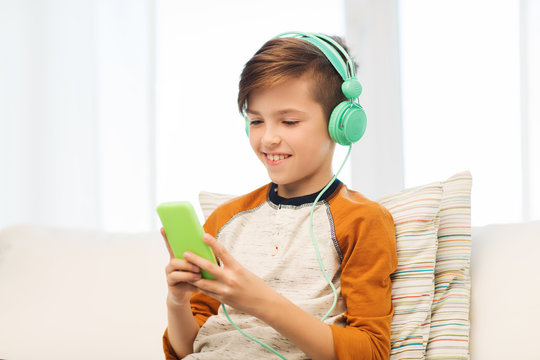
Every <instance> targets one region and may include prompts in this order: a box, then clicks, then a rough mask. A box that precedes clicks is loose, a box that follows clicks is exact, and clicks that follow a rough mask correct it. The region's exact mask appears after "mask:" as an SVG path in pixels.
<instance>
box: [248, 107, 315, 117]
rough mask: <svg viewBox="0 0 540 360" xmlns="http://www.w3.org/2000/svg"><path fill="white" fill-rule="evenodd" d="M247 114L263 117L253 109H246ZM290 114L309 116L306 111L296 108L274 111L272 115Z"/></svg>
mask: <svg viewBox="0 0 540 360" xmlns="http://www.w3.org/2000/svg"><path fill="white" fill-rule="evenodd" d="M246 113H250V114H253V115H261V113H260V112H258V111H256V110H253V109H250V108H247V109H246ZM290 113H298V114H307V113H306V112H305V111H302V110H298V109H294V108H289V109H283V110H278V111H274V112H273V113H272V115H274V116H275V115H285V114H290Z"/></svg>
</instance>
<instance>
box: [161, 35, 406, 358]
mask: <svg viewBox="0 0 540 360" xmlns="http://www.w3.org/2000/svg"><path fill="white" fill-rule="evenodd" d="M342 83H343V79H342V78H341V77H340V75H339V74H338V72H337V71H336V69H335V68H334V67H333V66H332V64H331V63H330V62H329V61H328V59H327V57H326V55H325V54H323V53H322V52H321V50H320V49H319V48H318V47H317V46H315V45H313V44H312V43H310V42H309V41H306V40H305V39H303V38H292V37H283V38H275V39H272V40H270V41H268V42H267V43H266V44H264V45H263V47H262V48H261V49H260V50H259V51H258V52H257V53H256V54H255V55H254V56H253V57H252V58H251V59H250V60H249V61H248V62H247V63H246V65H245V67H244V70H243V72H242V75H241V80H240V89H239V95H238V106H239V109H240V110H241V111H242V112H244V113H246V114H247V116H248V125H249V130H248V132H249V140H250V144H251V147H252V148H253V150H254V152H255V154H256V155H257V157H258V158H259V159H260V160H261V162H262V163H263V164H264V165H265V167H266V169H267V171H268V175H269V177H270V179H271V183H270V184H267V185H265V186H263V187H261V188H259V189H257V190H255V191H253V192H251V193H249V194H247V195H244V196H241V197H238V198H236V199H233V200H231V201H229V202H227V203H225V204H223V205H221V206H220V207H218V209H216V211H214V212H213V213H212V215H210V217H209V218H208V220H207V221H206V223H205V224H204V229H205V231H206V232H207V234H205V235H204V238H203V240H204V241H205V242H206V243H207V244H208V245H209V246H210V247H212V249H213V250H214V253H215V254H216V256H217V257H218V258H219V260H220V263H221V267H220V266H217V265H214V264H211V263H210V262H208V261H206V260H204V259H202V258H200V257H198V256H196V255H194V254H190V253H186V254H185V255H184V256H185V261H184V260H180V259H175V258H174V257H173V256H172V255H171V260H170V262H169V264H168V265H167V267H166V274H167V283H168V288H169V294H168V297H167V308H168V328H167V330H166V331H165V334H164V337H163V342H164V351H165V354H166V358H167V359H178V358H182V357H185V358H186V359H263V358H271V359H273V358H276V356H275V355H273V354H272V353H271V352H270V351H269V350H267V349H265V348H264V347H262V346H260V345H258V344H256V343H255V342H253V341H252V340H250V339H248V338H247V337H245V336H244V335H242V334H241V333H240V332H238V331H237V330H236V329H235V328H234V327H233V325H232V324H231V323H230V322H229V320H228V319H227V316H230V318H231V319H232V320H233V321H234V323H235V324H236V325H237V326H238V327H239V328H240V329H243V331H245V332H246V333H248V334H250V335H251V336H253V337H254V338H257V339H259V340H261V341H263V342H264V343H266V344H268V345H269V346H270V347H272V348H274V349H275V350H277V351H278V352H279V353H281V354H282V355H283V356H284V357H286V358H287V359H305V358H312V359H336V358H339V359H388V357H389V352H390V324H391V319H392V315H393V306H392V302H391V281H390V274H391V273H392V272H393V271H394V270H395V267H396V265H397V257H396V249H395V237H394V236H395V234H394V224H393V220H392V217H391V215H390V214H389V212H388V211H386V209H384V208H383V207H382V206H380V205H379V204H377V203H375V202H372V201H370V200H368V199H366V198H364V197H363V196H362V195H360V194H359V193H356V192H354V191H350V190H348V189H347V187H346V186H345V185H344V184H343V183H341V182H340V181H339V180H336V181H335V182H333V183H332V185H331V186H330V187H329V188H328V189H327V190H326V191H325V192H324V193H323V194H322V196H321V198H320V200H319V201H318V203H317V207H316V208H315V211H314V213H313V219H312V220H313V231H314V234H315V239H316V242H317V244H318V248H319V251H320V258H321V261H322V263H323V265H324V268H325V269H326V272H327V273H328V276H329V279H330V281H331V282H332V283H333V285H334V287H335V288H336V289H337V294H338V298H337V303H336V304H335V307H334V308H333V309H332V311H331V312H330V313H329V314H327V315H328V316H327V317H326V318H325V320H324V321H321V320H320V319H321V318H322V317H323V315H325V313H326V312H327V311H328V310H329V309H330V308H331V306H332V303H333V292H332V289H331V287H330V286H329V283H328V282H327V281H326V280H325V278H324V277H323V274H322V272H321V269H320V268H319V264H318V258H317V255H316V253H315V251H314V246H313V244H312V238H311V236H310V210H311V205H312V203H313V202H314V200H315V199H316V197H317V195H318V194H319V192H320V191H321V189H323V188H324V187H325V185H327V184H328V183H329V182H330V181H331V179H332V177H333V173H332V157H333V154H334V148H335V142H334V141H333V140H332V139H331V137H330V135H329V131H328V119H329V118H330V114H331V112H332V109H333V108H334V107H335V106H336V105H337V104H339V103H340V102H342V101H344V100H347V99H346V98H345V97H344V95H343V92H342V89H341V84H342ZM162 233H163V231H162ZM216 239H217V240H216ZM201 268H202V269H205V270H207V271H208V272H209V273H210V274H212V275H213V276H214V277H215V278H216V280H207V279H201V275H200V269H201ZM221 304H225V309H226V310H227V313H228V315H227V314H226V313H224V311H223V310H222V308H220V305H221Z"/></svg>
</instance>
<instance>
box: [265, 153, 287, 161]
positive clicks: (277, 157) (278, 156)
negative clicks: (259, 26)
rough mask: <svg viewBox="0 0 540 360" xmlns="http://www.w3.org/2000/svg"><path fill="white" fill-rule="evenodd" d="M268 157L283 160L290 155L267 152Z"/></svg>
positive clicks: (271, 159) (273, 159)
mask: <svg viewBox="0 0 540 360" xmlns="http://www.w3.org/2000/svg"><path fill="white" fill-rule="evenodd" d="M266 157H267V158H268V159H269V160H270V161H277V160H283V159H285V158H287V157H288V155H283V154H282V155H271V154H267V155H266Z"/></svg>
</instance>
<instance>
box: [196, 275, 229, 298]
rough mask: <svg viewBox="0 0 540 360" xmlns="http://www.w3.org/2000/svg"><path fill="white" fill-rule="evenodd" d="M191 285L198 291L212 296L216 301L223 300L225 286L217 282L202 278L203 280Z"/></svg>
mask: <svg viewBox="0 0 540 360" xmlns="http://www.w3.org/2000/svg"><path fill="white" fill-rule="evenodd" d="M191 284H192V285H193V286H195V287H197V289H198V291H202V292H203V293H205V294H206V295H208V296H211V297H213V298H214V299H216V300H219V299H221V298H222V295H224V294H223V291H224V290H223V285H222V284H221V283H219V282H217V281H214V280H208V279H204V278H202V279H201V280H197V281H194V282H193V283H191Z"/></svg>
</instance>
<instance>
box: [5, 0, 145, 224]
mask: <svg viewBox="0 0 540 360" xmlns="http://www.w3.org/2000/svg"><path fill="white" fill-rule="evenodd" d="M153 9H154V6H153V2H152V1H151V0H136V1H127V0H126V1H106V0H98V1H92V0H78V1H70V0H63V1H62V0H43V1H32V0H20V1H2V2H0V27H1V28H0V30H1V31H0V41H1V48H0V51H1V56H0V61H1V63H0V78H1V81H0V82H1V85H0V89H1V90H0V91H1V94H0V111H1V112H0V120H1V121H0V173H1V176H0V226H6V225H9V224H14V223H19V222H31V223H39V224H48V225H56V226H69V227H86V228H103V229H109V230H116V229H122V230H127V229H129V230H132V231H139V230H144V229H148V228H149V227H150V225H151V222H152V217H151V216H150V213H151V211H152V207H153V204H154V199H153V198H154V195H153V194H154V193H155V189H154V186H153V183H154V178H155V177H154V174H153V172H154V170H153V168H154V166H153V163H154V159H153V158H154V152H153V149H154V146H153V139H154V136H153V123H154V121H153V120H154V119H153V117H154V109H153V106H154V105H153V104H154V87H153V83H154V82H153V76H154V75H153V74H154V63H153V58H154V55H153V48H154V36H153V29H154V24H153V21H154V14H153Z"/></svg>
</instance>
